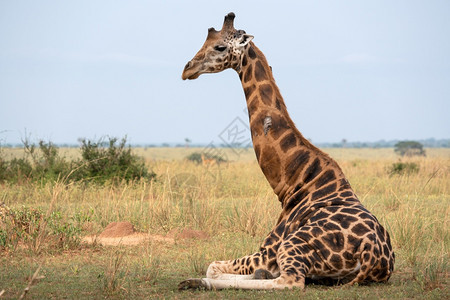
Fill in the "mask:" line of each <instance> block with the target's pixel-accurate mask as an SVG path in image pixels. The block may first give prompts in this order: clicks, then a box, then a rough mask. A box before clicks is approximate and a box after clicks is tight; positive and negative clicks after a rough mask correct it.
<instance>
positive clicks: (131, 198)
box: [0, 148, 450, 297]
mask: <svg viewBox="0 0 450 300" xmlns="http://www.w3.org/2000/svg"><path fill="white" fill-rule="evenodd" d="M325 150H326V151H327V152H328V153H330V155H331V156H332V157H334V158H335V159H336V160H337V161H338V162H339V164H340V165H341V167H342V169H343V170H344V173H345V174H346V175H347V177H348V179H349V181H350V183H351V184H352V186H353V188H354V190H355V191H356V193H357V194H358V196H359V198H360V200H361V201H362V202H363V204H364V205H365V206H366V207H367V208H369V210H371V211H372V212H373V213H374V214H375V215H376V216H377V217H378V219H379V220H380V222H381V223H382V224H383V225H385V226H386V228H387V229H388V230H389V232H390V234H391V238H392V242H393V247H394V249H395V252H396V255H397V262H396V266H395V269H396V271H395V273H394V275H393V277H392V280H391V282H393V286H391V287H392V288H393V290H392V293H393V294H391V295H392V296H393V297H399V295H397V296H395V294H394V291H395V287H396V288H397V289H401V286H403V289H405V290H404V291H403V292H401V294H400V297H402V296H403V297H411V296H415V295H417V293H419V295H423V296H425V295H435V294H436V295H438V297H445V295H448V284H449V282H448V281H449V277H448V276H449V266H448V264H447V261H448V259H449V242H450V235H449V228H450V226H449V225H450V224H449V211H450V206H449V204H450V194H449V191H450V149H427V157H421V158H410V159H408V160H405V159H402V161H403V162H414V163H415V164H417V165H418V167H419V169H418V171H417V172H416V173H414V172H413V173H411V174H403V175H402V174H400V175H392V174H390V173H389V168H390V167H392V164H393V163H395V162H398V160H399V158H398V156H396V155H395V154H394V151H393V149H325ZM70 151H72V150H70ZM70 151H69V152H70ZM135 151H136V153H138V154H139V155H142V156H144V157H145V159H146V161H147V163H148V164H149V166H151V168H152V169H153V170H154V171H155V172H156V173H157V174H158V178H157V181H155V182H151V183H149V182H135V183H131V184H122V185H119V186H94V185H90V186H83V185H80V184H63V187H62V188H61V187H60V186H59V187H58V186H57V187H55V186H54V185H49V184H47V185H44V186H42V185H39V184H32V185H7V184H6V185H2V186H1V187H0V202H1V201H3V202H5V203H6V204H7V205H8V206H10V207H12V208H20V207H22V206H23V205H24V206H28V207H34V208H37V207H39V208H42V209H43V210H44V211H45V210H47V209H49V207H50V206H51V205H53V208H52V210H54V211H58V212H60V213H61V215H62V216H63V218H65V219H67V220H72V219H73V218H74V216H78V217H79V216H82V218H81V219H82V220H84V221H83V222H82V226H83V234H96V233H99V232H100V231H101V230H102V229H103V228H104V227H105V226H106V225H107V224H108V223H110V222H113V221H123V220H127V221H130V222H131V223H133V225H134V226H135V227H136V228H137V229H138V230H140V231H144V232H150V233H153V234H165V233H167V232H168V231H170V230H171V229H173V228H184V227H191V228H193V229H200V230H204V231H206V232H208V233H209V234H210V235H211V236H212V237H213V238H212V241H210V242H205V243H196V244H187V245H181V246H180V245H178V246H171V247H169V248H167V247H166V249H164V247H162V248H161V247H159V246H155V248H154V249H155V250H154V252H152V255H153V256H152V257H153V260H152V261H151V263H150V262H149V263H148V264H154V263H155V261H158V262H160V263H161V264H160V265H159V266H160V268H162V269H161V270H159V272H162V273H164V270H167V272H169V271H170V272H175V275H172V277H170V278H172V279H169V283H167V282H166V283H164V284H162V283H160V284H161V285H160V289H159V290H158V286H156V288H155V290H154V293H156V294H151V292H150V294H145V295H159V296H164V295H165V294H164V293H165V292H167V291H168V290H170V289H171V288H170V287H172V286H173V288H174V289H175V287H176V284H177V280H178V279H182V278H184V277H185V276H194V275H201V274H195V273H201V272H202V270H204V268H205V267H206V266H207V264H208V262H210V261H212V260H216V259H229V258H232V257H237V256H240V255H245V254H248V253H250V252H253V251H256V250H257V249H258V245H259V243H260V242H261V241H262V239H263V238H264V236H265V234H267V233H268V231H269V230H270V229H271V227H272V226H273V225H274V224H275V222H276V220H277V218H278V214H279V213H280V209H281V207H280V204H279V202H278V200H277V198H276V196H275V195H274V194H273V191H272V189H271V188H270V186H269V185H268V183H267V182H266V180H265V178H264V176H263V175H262V172H261V171H260V169H259V166H258V165H257V163H256V162H255V160H254V154H253V151H251V150H249V151H245V152H242V153H241V154H240V155H236V154H234V153H233V152H232V151H233V150H232V149H225V150H224V151H231V152H227V153H228V154H229V159H230V160H232V161H231V162H229V163H223V164H219V165H212V166H208V167H204V166H202V165H201V164H195V163H192V162H189V161H186V160H184V159H183V158H184V157H185V156H187V155H188V154H189V153H192V152H195V151H199V149H184V148H180V149H157V148H148V149H136V150H135ZM16 155H17V153H16ZM72 155H73V153H72ZM233 155H234V157H235V158H234V159H233V158H232V157H233ZM55 188H58V199H57V200H56V201H55V199H54V195H55ZM52 199H53V200H52ZM52 201H53V204H52ZM211 243H213V244H214V245H215V246H214V247H212V248H211V247H210V244H211ZM172 247H174V248H172ZM177 247H178V248H177ZM144 248H145V247H144ZM146 249H147V250H148V248H146ZM147 250H146V251H147ZM136 251H137V252H138V253H137V254H135V255H136V257H142V255H143V252H142V251H140V250H136ZM15 253H17V254H15ZM108 253H109V252H108ZM8 255H9V257H13V258H14V257H15V255H23V253H22V252H20V251H19V250H17V249H16V250H15V252H14V251H13V252H9V253H8ZM30 255H31V254H30ZM105 255H106V254H105ZM108 255H109V254H108ZM121 255H122V254H121ZM130 255H131V254H130ZM132 257H133V256H132V255H131V256H128V258H127V259H129V261H128V263H129V265H130V266H131V265H134V264H135V259H133V258H132ZM155 257H157V260H155ZM17 259H18V258H17ZM120 259H121V263H122V264H126V262H125V260H126V259H125V258H123V257H122V256H121V257H120ZM13 260H14V259H13ZM109 260H110V261H111V258H109ZM122 260H123V261H122ZM3 263H5V262H4V261H3ZM108 266H109V265H108ZM43 268H44V269H45V265H44V267H43ZM127 268H128V267H127ZM186 268H188V270H187V269H186ZM189 268H190V269H189ZM0 269H1V261H0ZM108 270H109V269H108ZM127 270H128V269H127ZM177 270H178V271H177ZM1 271H2V270H0V273H1ZM142 271H143V270H142ZM108 272H109V271H108ZM127 272H128V271H127ZM177 272H178V273H177ZM191 272H193V273H194V274H189V273H191ZM108 274H109V273H108ZM127 274H128V273H127ZM11 276H12V277H7V278H5V277H4V278H3V280H8V278H14V276H13V275H11ZM158 276H165V275H158ZM167 276H169V275H167ZM173 276H175V277H176V278H175V279H173ZM0 279H2V278H1V277H0ZM110 279H111V278H109V280H110ZM9 280H12V279H9ZM152 280H153V279H152ZM155 280H156V279H155ZM170 280H171V281H170ZM408 280H410V281H411V283H408V284H411V286H408V284H406V283H405V282H407V281H408ZM156 281H157V280H156ZM108 284H111V280H110V281H108ZM405 284H406V287H408V289H411V291H409V290H408V289H406V287H405ZM1 288H2V287H1V286H0V289H1ZM388 288H389V286H388ZM377 289H378V288H376V289H375V291H376V290H377ZM380 289H382V288H380ZM416 289H419V290H418V291H417V290H416ZM119 290H120V289H119ZM360 291H361V290H360ZM389 291H391V290H389ZM7 292H8V291H7ZM122 292H123V291H122ZM122 292H121V293H122ZM316 292H317V290H316ZM225 293H226V292H225ZM236 293H237V292H236ZM311 293H313V292H311ZM339 293H340V292H339ZM339 293H338V294H337V295H336V294H334V292H333V293H332V292H329V294H325V295H324V297H327V295H328V296H329V297H335V296H337V297H345V296H346V295H347V294H346V292H345V291H343V292H342V294H339ZM364 293H366V292H364ZM372 293H373V290H372V291H371V290H370V288H369V290H367V294H365V295H373V294H372ZM389 293H390V292H389ZM402 293H403V294H402ZM420 293H421V294H420ZM428 293H432V294H428ZM41 295H45V294H41ZM184 295H190V296H192V295H191V294H184ZM220 295H222V296H223V295H229V296H230V297H235V296H236V295H239V294H219V296H220ZM255 295H256V294H255ZM314 295H316V294H314ZM388 295H389V294H388ZM179 296H181V295H179ZM197 296H198V295H197ZM216 296H217V295H216ZM272 296H273V295H272ZM316 296H317V295H316Z"/></svg>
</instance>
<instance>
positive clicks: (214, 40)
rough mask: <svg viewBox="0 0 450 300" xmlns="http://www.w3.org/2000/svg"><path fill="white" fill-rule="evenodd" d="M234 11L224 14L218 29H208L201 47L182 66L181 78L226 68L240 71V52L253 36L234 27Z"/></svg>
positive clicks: (193, 76) (190, 77) (184, 78)
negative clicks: (220, 26) (221, 24)
mask: <svg viewBox="0 0 450 300" xmlns="http://www.w3.org/2000/svg"><path fill="white" fill-rule="evenodd" d="M234 17H235V15H234V13H229V14H228V15H226V16H225V21H224V22H223V27H222V29H221V30H220V31H217V30H215V29H214V28H212V27H211V28H209V29H208V36H207V38H206V41H205V43H204V44H203V46H202V48H201V49H200V50H199V51H198V52H197V54H196V55H195V56H194V58H193V59H192V60H190V61H189V62H188V63H187V64H186V66H185V67H184V70H183V74H182V75H181V78H183V80H186V79H196V78H198V77H199V76H200V75H201V74H203V73H217V72H221V71H223V70H225V69H228V68H233V69H235V70H236V71H238V72H239V71H240V66H241V60H242V54H243V53H244V49H245V48H246V46H247V45H248V43H249V42H250V41H251V40H252V39H253V36H251V35H248V34H246V33H245V31H244V30H236V29H234V25H233V21H234Z"/></svg>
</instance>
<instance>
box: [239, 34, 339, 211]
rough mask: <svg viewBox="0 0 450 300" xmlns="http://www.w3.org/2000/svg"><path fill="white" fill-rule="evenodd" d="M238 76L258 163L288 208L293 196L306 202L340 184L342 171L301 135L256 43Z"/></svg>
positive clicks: (284, 206) (249, 48) (248, 51)
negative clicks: (316, 192) (298, 196)
mask: <svg viewBox="0 0 450 300" xmlns="http://www.w3.org/2000/svg"><path fill="white" fill-rule="evenodd" d="M239 77H240V79H241V82H242V87H243V88H244V92H245V97H246V99H247V107H248V114H249V118H250V129H251V135H252V140H253V147H254V149H255V153H256V157H257V159H258V163H259V165H260V167H261V169H262V171H263V173H264V175H265V176H266V178H267V180H268V181H269V183H270V185H271V187H272V188H273V189H274V192H275V194H276V195H277V196H278V198H279V200H280V201H281V202H282V205H283V208H289V207H288V206H291V207H290V208H292V206H293V205H295V203H290V204H289V203H287V202H288V201H290V198H292V196H293V195H294V194H301V195H303V197H304V196H306V195H308V194H310V193H313V192H314V191H317V190H319V189H320V188H321V187H323V186H327V185H332V184H333V182H339V180H340V179H341V178H343V176H344V175H343V174H342V171H341V169H340V168H339V166H338V165H337V163H336V162H335V161H334V160H333V159H331V158H330V157H329V156H328V155H326V154H325V153H323V152H322V151H320V150H319V149H318V148H316V147H314V146H313V145H312V144H311V143H310V142H309V141H308V140H307V139H305V138H304V137H303V136H302V134H301V133H300V132H299V131H298V130H297V128H296V127H295V125H294V122H293V121H292V120H291V118H290V117H289V114H288V112H287V110H286V105H285V103H284V101H283V98H282V97H281V94H280V91H279V89H278V87H277V85H276V83H275V80H274V78H273V75H272V70H271V68H270V66H269V64H268V63H267V60H266V58H265V57H264V54H263V53H262V52H261V51H260V50H259V49H258V48H257V47H256V46H255V45H254V44H253V43H252V42H251V43H250V44H249V45H248V47H247V50H246V52H245V53H244V54H243V57H242V64H241V70H240V72H239ZM318 181H319V182H318ZM294 202H296V201H294Z"/></svg>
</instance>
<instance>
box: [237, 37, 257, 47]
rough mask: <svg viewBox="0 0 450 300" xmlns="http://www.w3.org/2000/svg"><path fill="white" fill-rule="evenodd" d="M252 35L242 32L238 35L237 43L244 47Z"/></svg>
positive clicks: (251, 38)
mask: <svg viewBox="0 0 450 300" xmlns="http://www.w3.org/2000/svg"><path fill="white" fill-rule="evenodd" d="M253 38H254V36H253V35H250V34H243V35H241V36H240V37H239V39H238V40H237V43H238V45H239V46H241V47H244V46H245V45H247V44H248V43H250V41H251V40H253Z"/></svg>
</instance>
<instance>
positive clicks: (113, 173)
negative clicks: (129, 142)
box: [74, 138, 156, 183]
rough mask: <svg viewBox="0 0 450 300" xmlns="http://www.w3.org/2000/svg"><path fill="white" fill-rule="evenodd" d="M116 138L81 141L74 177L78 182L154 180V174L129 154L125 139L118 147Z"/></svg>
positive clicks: (138, 159)
mask: <svg viewBox="0 0 450 300" xmlns="http://www.w3.org/2000/svg"><path fill="white" fill-rule="evenodd" d="M116 143H117V138H109V141H108V142H106V143H104V142H102V140H100V141H98V142H91V141H89V140H85V139H83V140H81V157H82V159H81V160H80V161H79V162H78V165H79V166H78V170H77V171H76V172H75V174H74V176H75V177H77V178H78V179H79V180H88V181H95V182H99V183H105V182H107V181H121V180H125V181H131V180H137V179H141V178H142V179H147V180H151V179H154V178H155V176H156V174H155V173H153V172H151V171H149V170H148V169H147V167H146V166H145V162H144V160H143V159H142V158H140V157H138V156H136V155H134V154H132V153H131V148H130V147H126V146H125V145H126V138H123V139H122V140H121V141H120V143H119V144H118V145H116Z"/></svg>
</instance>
